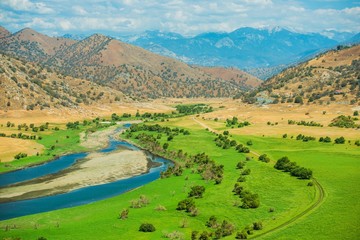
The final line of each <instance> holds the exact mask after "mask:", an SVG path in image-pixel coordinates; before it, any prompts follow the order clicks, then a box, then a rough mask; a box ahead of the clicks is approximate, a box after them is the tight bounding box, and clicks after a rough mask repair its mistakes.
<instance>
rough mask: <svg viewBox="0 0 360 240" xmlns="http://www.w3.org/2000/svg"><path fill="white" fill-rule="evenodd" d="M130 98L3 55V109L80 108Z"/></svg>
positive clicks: (0, 93) (0, 69) (0, 98)
mask: <svg viewBox="0 0 360 240" xmlns="http://www.w3.org/2000/svg"><path fill="white" fill-rule="evenodd" d="M126 99H127V98H126V97H125V96H124V94H122V93H121V92H119V91H116V90H114V89H111V88H109V87H104V86H100V85H98V84H96V83H93V82H90V81H87V80H83V79H77V78H72V77H67V76H63V75H61V74H58V73H56V72H54V71H52V70H51V69H44V68H42V67H40V66H38V65H36V64H34V63H29V62H25V61H20V60H17V59H15V58H12V57H9V56H6V55H4V54H0V109H2V110H11V109H27V110H34V109H45V108H65V107H66V108H79V107H81V106H83V105H90V104H94V105H96V104H98V105H102V104H108V103H111V102H115V101H120V100H121V101H124V100H126Z"/></svg>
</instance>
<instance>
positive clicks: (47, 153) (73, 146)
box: [0, 128, 85, 172]
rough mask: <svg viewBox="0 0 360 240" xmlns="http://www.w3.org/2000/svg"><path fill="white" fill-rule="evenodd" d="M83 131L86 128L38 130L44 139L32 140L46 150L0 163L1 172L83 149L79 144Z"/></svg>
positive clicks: (38, 133) (4, 139)
mask: <svg viewBox="0 0 360 240" xmlns="http://www.w3.org/2000/svg"><path fill="white" fill-rule="evenodd" d="M82 131H84V128H80V129H70V130H59V131H53V130H47V131H45V132H37V133H36V135H38V136H41V137H42V139H41V140H39V139H37V140H32V141H37V142H38V143H40V144H42V145H44V147H45V149H44V152H43V153H40V155H39V156H29V157H26V158H22V159H18V160H15V161H12V162H11V163H0V172H6V171H11V170H15V169H18V168H21V167H24V166H28V165H32V164H38V163H41V162H45V161H48V160H51V159H53V158H55V157H56V156H60V155H62V154H65V153H69V152H79V151H83V150H85V149H84V148H83V147H81V146H80V145H79V143H80V138H79V133H80V132H82ZM1 140H3V141H6V138H1ZM52 146H54V149H51V147H52Z"/></svg>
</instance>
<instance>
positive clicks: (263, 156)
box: [259, 154, 270, 163]
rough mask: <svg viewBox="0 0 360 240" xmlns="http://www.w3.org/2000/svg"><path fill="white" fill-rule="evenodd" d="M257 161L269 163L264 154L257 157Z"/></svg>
mask: <svg viewBox="0 0 360 240" xmlns="http://www.w3.org/2000/svg"><path fill="white" fill-rule="evenodd" d="M259 161H262V162H266V163H268V162H270V158H269V157H268V156H267V155H266V154H262V155H260V156H259Z"/></svg>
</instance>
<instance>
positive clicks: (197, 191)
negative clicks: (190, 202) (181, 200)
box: [188, 186, 205, 198]
mask: <svg viewBox="0 0 360 240" xmlns="http://www.w3.org/2000/svg"><path fill="white" fill-rule="evenodd" d="M204 192H205V187H204V186H193V187H191V191H190V192H189V194H188V196H189V197H195V198H202V195H203V193H204Z"/></svg>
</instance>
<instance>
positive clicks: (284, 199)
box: [0, 120, 314, 239]
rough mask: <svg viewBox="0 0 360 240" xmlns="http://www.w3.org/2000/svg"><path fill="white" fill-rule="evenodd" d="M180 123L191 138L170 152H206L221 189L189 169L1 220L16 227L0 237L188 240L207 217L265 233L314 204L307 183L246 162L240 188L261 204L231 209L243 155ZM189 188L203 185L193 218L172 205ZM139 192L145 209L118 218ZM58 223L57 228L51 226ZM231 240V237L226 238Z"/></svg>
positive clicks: (184, 138) (172, 146)
mask: <svg viewBox="0 0 360 240" xmlns="http://www.w3.org/2000/svg"><path fill="white" fill-rule="evenodd" d="M179 121H180V120H173V121H170V122H169V123H166V124H169V125H170V124H171V125H178V124H179ZM183 124H185V125H187V127H189V128H192V130H191V132H192V134H191V135H190V136H182V135H179V136H176V137H175V139H174V140H173V141H172V143H170V149H175V147H176V149H183V150H184V152H189V153H192V154H194V153H199V152H206V153H207V154H209V155H210V156H211V157H212V158H213V159H214V160H216V161H217V162H221V164H224V165H225V175H224V180H223V183H222V184H221V185H213V183H211V182H210V183H207V182H205V181H203V180H201V177H200V176H199V175H197V174H191V173H190V171H189V170H188V171H186V172H185V173H184V174H183V176H181V177H171V178H169V179H162V180H158V181H155V182H153V183H150V184H148V185H146V186H144V187H142V188H139V189H137V190H134V191H132V192H129V193H127V194H124V195H120V196H117V197H115V198H111V199H107V200H104V201H100V202H96V203H92V204H88V205H84V206H80V207H76V208H71V209H63V210H58V211H54V212H49V213H43V214H37V215H33V216H26V217H22V218H19V219H13V220H8V221H3V222H2V223H1V226H2V227H4V226H5V225H7V224H11V225H13V224H16V226H17V229H16V230H11V231H9V232H1V235H3V236H4V237H6V236H21V237H22V239H34V238H37V237H39V236H44V237H48V238H50V237H51V239H74V238H80V239H81V238H86V239H130V238H133V239H158V238H160V237H161V236H162V235H163V232H173V231H180V232H182V233H184V234H185V236H186V238H189V236H190V233H191V231H192V230H201V231H202V230H206V227H205V225H204V224H205V222H206V220H207V219H208V218H209V217H210V216H211V215H215V216H217V218H218V219H219V220H223V219H227V220H229V221H230V222H232V223H234V224H235V226H236V228H237V229H238V230H241V229H242V228H244V227H245V226H246V225H248V224H251V223H252V222H254V221H257V220H262V221H263V222H264V226H265V229H269V228H271V227H272V226H276V225H277V224H279V223H281V222H283V221H286V220H287V219H289V218H291V217H292V216H294V215H296V214H297V213H299V212H301V211H302V210H303V209H305V208H306V207H307V206H308V205H309V204H310V203H311V202H312V201H313V198H314V189H313V188H312V187H307V186H306V183H307V181H300V180H297V179H295V178H292V177H290V176H289V175H287V174H284V173H281V172H278V171H276V170H275V169H273V167H272V165H271V164H265V163H262V162H259V161H255V160H251V161H249V162H248V163H247V167H249V168H250V169H251V170H252V172H251V174H250V176H248V177H247V182H246V183H245V185H247V186H248V188H249V189H250V190H251V191H252V192H255V193H258V194H259V195H260V199H261V206H260V207H259V208H258V209H256V210H251V209H250V210H249V209H248V210H244V209H240V208H237V207H234V206H233V204H234V202H235V201H239V198H238V197H236V196H233V194H232V192H231V191H232V188H233V185H234V183H235V182H236V179H237V178H238V176H239V174H240V170H236V169H235V166H236V164H237V162H238V161H240V160H243V159H244V158H245V157H244V155H243V154H239V153H236V152H235V150H232V149H231V150H222V149H220V148H217V147H216V146H215V144H214V142H213V138H214V135H213V134H211V133H209V132H207V131H205V130H203V129H201V130H200V129H198V127H197V126H196V124H195V123H191V122H189V121H184V122H183ZM194 124H195V125H194ZM164 138H165V137H164ZM186 176H188V177H189V179H188V180H185V177H186ZM192 185H204V186H206V192H205V195H204V198H203V199H198V200H196V205H197V207H198V208H199V211H200V215H199V216H197V217H189V216H188V215H187V214H185V213H184V212H179V211H176V210H175V208H176V205H177V203H178V202H179V201H180V200H182V199H184V198H185V197H186V195H187V192H188V191H189V188H190V186H192ZM284 193H286V194H284ZM141 194H144V195H146V196H147V197H148V198H149V199H150V200H151V203H150V205H149V206H147V207H145V208H141V209H130V213H129V219H128V220H125V221H122V220H119V219H117V216H118V213H119V212H120V211H121V210H122V209H123V208H128V207H129V205H130V204H129V202H130V201H131V200H132V199H136V198H138V197H139V195H141ZM159 204H161V205H163V206H165V207H166V208H167V209H168V210H167V211H163V212H158V211H155V210H154V208H155V207H156V206H158V205H159ZM270 207H273V208H275V212H274V213H269V208H270ZM184 219H186V221H187V224H188V227H187V228H180V223H181V222H182V221H183V220H184ZM57 222H58V223H59V226H60V227H59V228H57V227H56V224H57ZM142 222H151V223H153V224H154V225H155V226H156V228H157V231H156V232H154V233H140V232H138V227H139V226H140V224H141V223H142ZM34 224H37V226H38V229H36V230H35V229H34ZM208 230H209V229H208ZM1 235H0V236H1ZM233 237H234V235H233V236H232V237H230V238H233Z"/></svg>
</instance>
